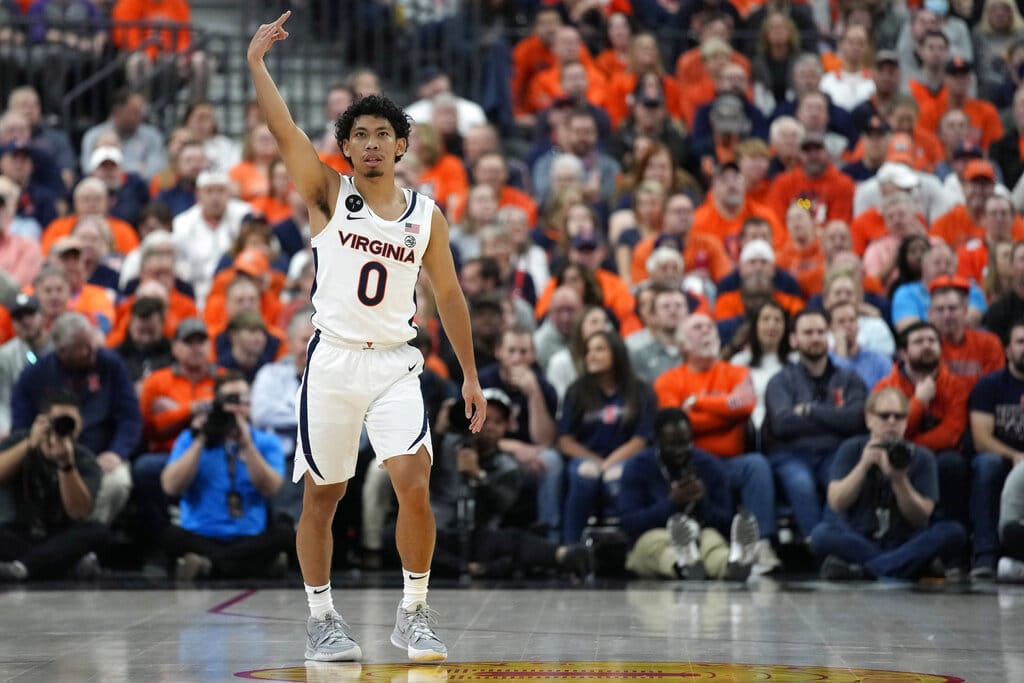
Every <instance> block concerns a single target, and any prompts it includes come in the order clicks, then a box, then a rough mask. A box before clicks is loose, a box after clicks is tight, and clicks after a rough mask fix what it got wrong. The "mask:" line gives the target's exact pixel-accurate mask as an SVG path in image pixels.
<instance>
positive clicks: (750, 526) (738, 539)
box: [619, 408, 759, 580]
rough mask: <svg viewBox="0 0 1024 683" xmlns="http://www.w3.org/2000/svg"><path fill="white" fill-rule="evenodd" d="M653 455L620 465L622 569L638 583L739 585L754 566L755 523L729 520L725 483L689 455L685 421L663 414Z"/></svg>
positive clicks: (670, 411)
mask: <svg viewBox="0 0 1024 683" xmlns="http://www.w3.org/2000/svg"><path fill="white" fill-rule="evenodd" d="M654 438H655V442H654V448H649V449H647V450H645V451H643V452H641V453H639V454H637V455H636V456H635V457H633V458H632V459H630V460H629V461H627V462H626V465H625V468H624V470H623V473H622V490H621V493H620V494H619V512H620V514H621V515H622V517H621V522H622V528H623V529H624V530H625V532H626V533H627V534H629V536H630V538H631V539H632V540H633V542H634V543H633V548H632V550H631V551H630V552H629V555H628V556H627V557H626V568H627V569H629V570H630V571H631V572H633V573H634V574H636V575H638V576H641V577H644V578H656V577H657V578H668V579H703V578H705V577H706V576H709V577H711V578H713V579H720V578H726V579H730V580H744V579H746V578H747V577H748V576H749V575H750V569H751V565H752V564H753V562H754V546H755V544H756V543H757V540H758V536H759V534H758V528H757V520H756V519H754V517H753V515H751V514H750V513H740V514H737V515H735V516H733V520H732V524H731V526H732V529H731V530H730V531H729V533H730V535H731V538H732V540H731V543H730V545H728V546H727V545H726V543H725V538H724V534H725V533H726V532H727V530H729V527H730V523H729V518H730V516H732V510H733V504H732V498H731V496H730V494H729V482H728V479H727V478H726V475H725V472H724V471H723V470H722V467H721V465H720V464H719V461H718V459H717V458H716V457H715V456H713V455H711V454H710V453H708V452H707V451H703V450H700V449H697V448H694V443H693V439H694V436H693V426H692V425H691V423H690V418H689V417H688V416H687V415H686V413H685V412H683V411H682V410H681V409H679V408H663V409H662V410H659V411H658V413H657V415H656V416H655V418H654Z"/></svg>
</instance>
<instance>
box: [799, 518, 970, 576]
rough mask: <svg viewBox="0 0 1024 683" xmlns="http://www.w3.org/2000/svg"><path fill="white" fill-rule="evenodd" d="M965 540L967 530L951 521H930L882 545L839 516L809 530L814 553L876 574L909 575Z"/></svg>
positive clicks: (955, 550) (957, 549)
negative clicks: (892, 544)
mask: <svg viewBox="0 0 1024 683" xmlns="http://www.w3.org/2000/svg"><path fill="white" fill-rule="evenodd" d="M966 544H967V533H966V532H965V531H964V528H963V527H962V526H960V524H959V523H957V522H953V521H948V520H946V521H941V522H932V523H931V524H929V525H928V526H926V527H924V528H923V529H920V530H919V531H917V532H916V533H915V534H914V535H913V536H911V537H910V538H908V539H907V540H906V541H904V542H903V543H901V544H900V545H898V546H895V547H893V548H888V549H883V548H882V547H881V546H879V545H878V544H877V543H875V542H874V541H872V540H870V539H868V538H866V537H865V536H864V535H863V534H861V533H860V532H859V531H856V530H855V529H853V528H851V527H850V526H849V525H848V524H846V522H845V521H843V520H841V519H836V518H833V519H830V520H829V521H826V522H822V523H821V524H819V525H818V526H816V527H815V528H814V531H813V532H811V550H812V551H813V552H814V554H815V555H818V556H820V557H825V556H827V555H836V556H837V557H840V558H842V559H843V560H846V561H847V562H852V563H854V564H859V565H862V566H863V567H864V569H865V570H866V571H867V572H868V573H869V574H870V575H871V576H874V577H876V578H893V579H911V578H914V577H915V576H916V575H917V574H918V573H920V571H921V570H922V569H924V568H925V567H927V566H928V564H929V563H930V562H931V561H932V560H933V559H935V558H936V557H949V556H952V555H956V554H958V553H959V552H960V551H961V550H962V549H963V547H964V546H965V545H966Z"/></svg>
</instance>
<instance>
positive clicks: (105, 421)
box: [11, 349, 142, 460]
mask: <svg viewBox="0 0 1024 683" xmlns="http://www.w3.org/2000/svg"><path fill="white" fill-rule="evenodd" d="M57 387H60V388H64V389H69V390H71V391H72V392H74V393H75V395H76V396H78V409H79V410H80V411H81V413H82V435H81V436H80V437H79V438H78V443H80V444H82V445H83V446H85V447H86V448H88V449H89V450H91V451H92V452H93V453H96V454H97V455H99V454H100V453H103V452H104V451H113V452H114V453H117V454H118V455H120V456H121V457H122V458H124V459H126V460H127V459H128V458H130V457H131V456H132V455H133V454H134V453H135V449H136V447H137V446H138V445H139V438H140V437H141V436H142V413H141V412H140V411H139V400H138V398H137V397H136V396H135V387H134V386H133V385H132V378H131V376H129V374H128V368H127V367H126V366H125V364H124V362H123V361H122V360H121V358H120V357H119V356H118V355H117V354H116V353H114V352H113V351H108V350H107V349H100V350H99V351H98V352H97V353H96V365H95V366H94V367H93V368H91V369H89V370H69V369H67V368H65V367H64V366H63V365H61V364H60V361H58V360H57V355H56V354H55V353H53V352H50V353H48V354H46V355H45V356H43V357H42V358H40V359H39V362H38V363H36V364H35V365H29V366H28V367H26V368H25V370H24V371H23V372H22V373H21V376H20V377H19V378H18V381H17V383H16V384H15V385H14V392H13V393H12V395H11V430H12V431H13V430H16V429H29V428H31V426H32V422H33V420H35V419H36V415H37V414H38V413H39V412H40V409H41V408H42V406H43V403H44V402H45V401H46V399H47V397H48V394H49V392H50V391H51V390H52V389H54V388H57Z"/></svg>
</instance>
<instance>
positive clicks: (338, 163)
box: [319, 151, 352, 175]
mask: <svg viewBox="0 0 1024 683" xmlns="http://www.w3.org/2000/svg"><path fill="white" fill-rule="evenodd" d="M319 156H320V161H322V162H324V163H325V164H327V165H328V166H330V167H331V168H333V169H334V170H335V171H337V172H338V173H341V174H342V175H352V164H350V163H348V161H347V160H346V159H345V157H343V156H341V152H337V151H335V152H320V154H319Z"/></svg>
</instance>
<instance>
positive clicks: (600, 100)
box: [526, 65, 615, 128]
mask: <svg viewBox="0 0 1024 683" xmlns="http://www.w3.org/2000/svg"><path fill="white" fill-rule="evenodd" d="M583 68H584V69H585V70H586V72H587V101H588V102H590V103H591V104H592V105H594V106H595V107H605V108H607V107H606V105H607V103H608V101H609V100H610V99H612V98H611V97H609V88H608V81H607V79H605V77H604V74H603V73H601V70H600V69H598V68H597V67H596V66H593V65H591V66H587V65H584V67H583ZM564 94H565V91H563V90H562V69H561V67H559V66H557V65H556V66H552V67H550V68H547V69H544V70H543V71H541V72H540V73H539V74H537V75H536V76H534V77H533V80H532V81H530V87H529V89H528V91H527V95H526V104H527V109H528V110H529V111H530V113H537V112H539V111H541V110H542V109H547V108H548V107H550V106H551V105H552V104H554V102H555V100H557V99H558V98H559V97H562V96H563V95H564ZM609 113H611V112H609ZM612 123H613V125H612V128H615V125H614V121H613V122H612Z"/></svg>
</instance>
